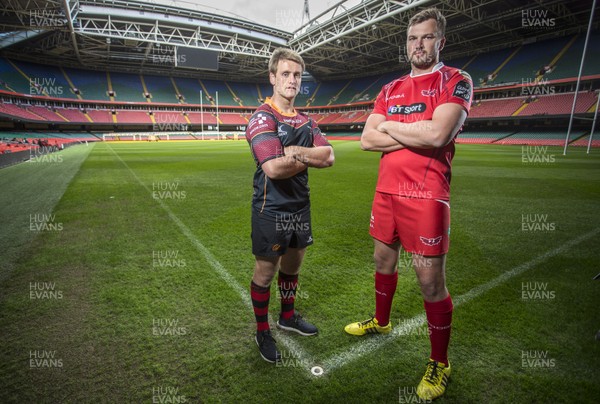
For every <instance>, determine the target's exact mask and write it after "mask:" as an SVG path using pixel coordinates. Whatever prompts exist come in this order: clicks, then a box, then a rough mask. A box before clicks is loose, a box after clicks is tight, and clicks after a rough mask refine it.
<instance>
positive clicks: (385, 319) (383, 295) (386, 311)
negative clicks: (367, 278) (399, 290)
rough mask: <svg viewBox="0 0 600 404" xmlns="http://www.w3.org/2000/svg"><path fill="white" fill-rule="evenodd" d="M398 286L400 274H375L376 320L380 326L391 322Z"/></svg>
mask: <svg viewBox="0 0 600 404" xmlns="http://www.w3.org/2000/svg"><path fill="white" fill-rule="evenodd" d="M397 284H398V272H394V273H393V274H391V275H384V274H380V273H379V272H375V318H376V319H377V322H378V323H379V325H380V326H386V325H388V323H389V322H390V311H391V310H392V301H393V300H394V293H396V285H397Z"/></svg>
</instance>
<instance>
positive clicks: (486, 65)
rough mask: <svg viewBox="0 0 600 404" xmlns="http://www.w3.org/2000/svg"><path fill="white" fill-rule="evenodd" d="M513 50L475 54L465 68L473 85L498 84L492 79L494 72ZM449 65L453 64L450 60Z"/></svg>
mask: <svg viewBox="0 0 600 404" xmlns="http://www.w3.org/2000/svg"><path fill="white" fill-rule="evenodd" d="M514 52H515V49H514V48H509V49H501V50H498V51H494V52H490V53H485V54H480V55H477V57H476V58H475V59H474V60H473V61H472V62H471V63H470V64H469V66H468V67H467V69H466V70H467V72H468V73H469V74H470V75H471V78H472V79H473V85H474V86H475V87H478V86H481V85H484V84H491V83H492V82H494V84H498V83H499V82H497V81H494V80H493V77H494V73H495V72H496V71H497V70H498V68H500V67H501V66H502V64H503V63H504V62H505V61H507V60H508V59H509V58H510V56H511V55H512V54H513V53H514ZM449 65H450V66H452V65H453V64H452V63H451V62H450V63H449ZM490 78H492V79H491V80H490Z"/></svg>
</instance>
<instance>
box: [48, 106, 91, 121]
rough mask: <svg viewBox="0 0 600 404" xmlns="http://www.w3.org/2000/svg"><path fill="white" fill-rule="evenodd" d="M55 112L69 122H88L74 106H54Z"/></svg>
mask: <svg viewBox="0 0 600 404" xmlns="http://www.w3.org/2000/svg"><path fill="white" fill-rule="evenodd" d="M56 112H57V113H59V114H60V115H62V116H63V117H65V118H66V119H67V120H68V121H69V122H84V123H87V122H90V121H89V120H88V119H87V118H86V117H85V114H84V113H83V112H81V111H80V110H78V109H75V108H56Z"/></svg>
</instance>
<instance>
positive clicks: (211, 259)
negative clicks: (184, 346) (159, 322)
mask: <svg viewBox="0 0 600 404" xmlns="http://www.w3.org/2000/svg"><path fill="white" fill-rule="evenodd" d="M106 146H107V147H108V148H109V149H110V151H111V152H112V153H113V154H114V155H115V156H116V157H117V158H118V159H119V161H120V162H121V164H123V165H124V166H125V168H127V170H129V172H130V173H131V175H133V177H134V178H135V179H136V180H137V182H138V183H139V184H140V185H141V186H142V187H144V189H145V190H146V191H148V193H149V194H150V195H152V191H151V190H150V188H148V187H147V186H146V184H144V183H143V182H142V180H140V178H139V177H138V176H137V174H136V173H135V172H133V170H132V169H131V168H129V166H128V165H127V163H125V161H123V159H122V158H121V156H119V155H118V154H117V153H116V152H115V151H114V150H113V148H112V147H110V145H108V144H107V145H106ZM154 199H155V200H156V202H158V204H159V205H160V207H161V208H163V210H164V211H165V212H167V214H168V215H169V218H170V219H171V220H172V221H173V223H175V224H176V225H177V227H179V230H181V232H182V233H183V234H184V235H185V236H186V237H187V238H188V240H190V241H191V242H192V244H193V245H194V246H195V247H196V249H197V250H198V251H200V253H202V255H203V256H204V258H205V259H206V261H207V262H208V263H209V264H210V266H211V267H212V268H213V269H214V270H215V272H216V273H217V274H218V275H219V276H220V277H221V278H222V279H223V280H224V281H225V282H226V283H227V284H228V285H229V286H230V287H231V288H232V289H233V290H235V291H236V292H237V293H238V294H239V295H240V297H241V298H242V301H243V302H244V304H245V305H246V307H247V308H249V309H250V311H251V312H252V310H253V309H252V299H251V298H250V293H248V290H246V289H245V288H243V287H242V286H241V285H240V284H239V283H238V282H237V281H236V280H235V278H234V277H233V276H231V274H230V273H229V272H227V270H226V269H225V268H224V267H223V265H221V263H220V262H219V260H217V258H215V256H214V255H213V254H212V253H211V252H210V251H209V249H208V248H206V247H205V246H204V244H202V243H201V242H200V240H198V239H197V238H196V236H194V233H192V232H191V230H190V229H189V228H188V227H187V226H186V225H185V224H184V223H183V222H182V221H181V220H180V219H179V217H177V215H176V214H175V213H173V211H172V210H171V208H169V206H167V205H166V204H165V203H164V202H163V200H162V199H156V198H154ZM269 320H270V321H271V322H273V320H272V318H270V316H269ZM276 337H277V338H276V339H277V340H278V341H280V342H281V343H282V344H283V345H285V347H286V348H287V349H288V350H289V351H291V352H293V354H294V357H295V358H297V359H299V360H300V361H302V362H303V363H310V362H311V361H312V360H311V359H310V357H309V356H308V354H307V353H306V352H305V351H304V350H303V349H302V348H300V346H299V345H298V344H297V343H296V341H294V340H293V339H291V338H288V337H287V336H286V335H284V334H282V333H278V334H277V335H276Z"/></svg>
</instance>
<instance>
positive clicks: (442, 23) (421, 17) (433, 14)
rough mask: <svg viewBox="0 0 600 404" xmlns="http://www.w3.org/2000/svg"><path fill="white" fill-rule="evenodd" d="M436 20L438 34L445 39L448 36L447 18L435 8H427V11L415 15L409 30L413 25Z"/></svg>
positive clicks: (409, 24) (410, 22)
mask: <svg viewBox="0 0 600 404" xmlns="http://www.w3.org/2000/svg"><path fill="white" fill-rule="evenodd" d="M432 19H433V20H435V22H436V24H437V32H438V34H439V36H440V37H443V36H444V35H445V34H446V17H444V15H443V14H442V13H441V11H440V10H438V9H437V8H435V7H430V8H426V9H425V10H421V11H419V12H418V13H417V14H415V15H413V16H412V18H411V19H410V21H409V22H408V27H407V28H406V29H407V30H408V28H410V27H412V26H413V25H416V24H420V23H422V22H423V21H427V20H432Z"/></svg>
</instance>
